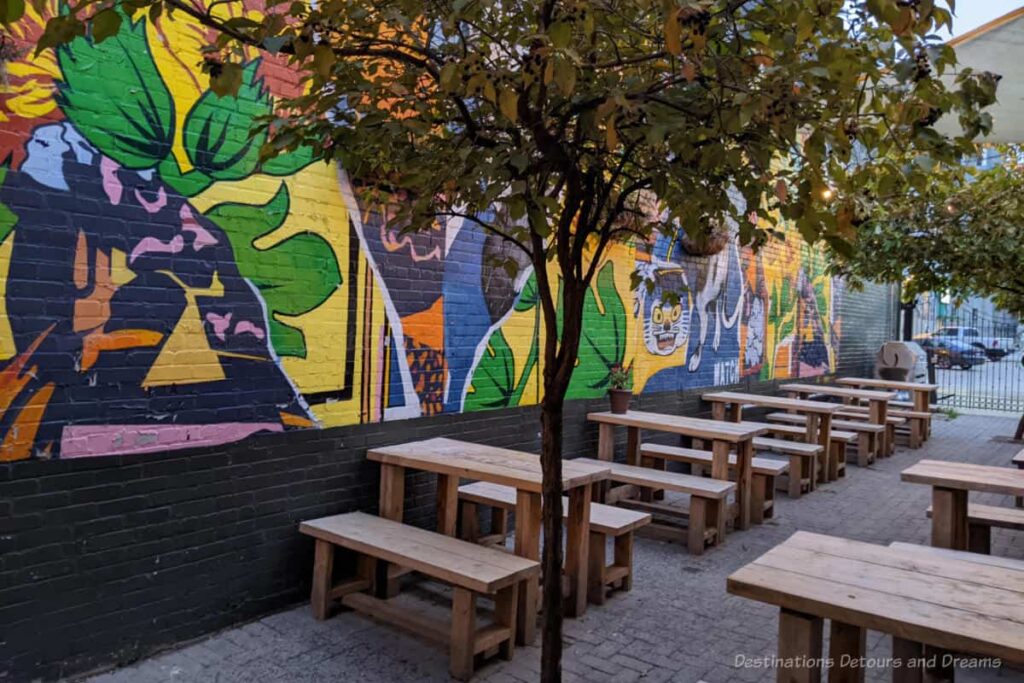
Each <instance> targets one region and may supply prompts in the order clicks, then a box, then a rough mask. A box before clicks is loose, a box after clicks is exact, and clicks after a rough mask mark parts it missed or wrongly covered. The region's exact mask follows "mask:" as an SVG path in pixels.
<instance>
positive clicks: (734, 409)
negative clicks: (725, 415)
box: [729, 403, 743, 422]
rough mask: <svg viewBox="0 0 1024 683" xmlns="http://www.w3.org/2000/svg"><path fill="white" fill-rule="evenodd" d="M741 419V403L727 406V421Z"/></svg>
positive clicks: (740, 420) (738, 420)
mask: <svg viewBox="0 0 1024 683" xmlns="http://www.w3.org/2000/svg"><path fill="white" fill-rule="evenodd" d="M742 421H743V404H742V403H733V404H732V405H731V406H729V422H742Z"/></svg>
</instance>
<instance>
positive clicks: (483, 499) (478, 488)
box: [459, 481, 651, 536]
mask: <svg viewBox="0 0 1024 683" xmlns="http://www.w3.org/2000/svg"><path fill="white" fill-rule="evenodd" d="M459 497H460V498H462V499H463V500H468V501H471V502H474V503H477V504H479V505H490V506H494V507H502V508H505V509H507V510H514V509H515V507H516V490H515V489H514V488H512V487H511V486H502V485H501V484H491V483H489V482H484V481H478V482H475V483H473V484H464V485H462V486H460V487H459ZM562 512H563V513H564V514H563V517H568V515H569V499H568V498H567V497H566V496H562ZM650 521H651V516H650V515H647V514H644V513H640V512H636V511H635V510H626V509H624V508H620V507H616V506H614V505H604V504H603V503H591V504H590V529H591V530H592V531H597V532H599V533H602V534H606V535H608V536H618V535H620V534H624V533H627V532H629V531H633V530H634V529H637V528H639V527H642V526H643V525H645V524H648V523H650Z"/></svg>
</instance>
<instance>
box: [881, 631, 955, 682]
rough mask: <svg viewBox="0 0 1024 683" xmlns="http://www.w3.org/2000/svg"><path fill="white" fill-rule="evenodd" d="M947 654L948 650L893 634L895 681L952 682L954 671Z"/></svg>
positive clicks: (893, 670) (893, 676) (893, 674)
mask: <svg viewBox="0 0 1024 683" xmlns="http://www.w3.org/2000/svg"><path fill="white" fill-rule="evenodd" d="M946 654H948V651H947V650H941V649H938V648H933V647H928V646H926V645H922V644H921V643H917V642H914V641H912V640H906V639H904V638H899V637H897V636H893V637H892V657H893V665H892V680H893V683H939V682H940V681H947V682H952V681H953V676H954V671H953V667H952V666H950V665H949V663H948V661H947V659H946V657H945V655H946Z"/></svg>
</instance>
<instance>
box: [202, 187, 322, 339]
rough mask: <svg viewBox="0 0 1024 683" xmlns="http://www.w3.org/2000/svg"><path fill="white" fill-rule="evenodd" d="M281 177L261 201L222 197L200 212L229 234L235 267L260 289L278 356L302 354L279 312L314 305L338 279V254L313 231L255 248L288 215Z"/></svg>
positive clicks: (299, 334) (305, 309) (297, 336)
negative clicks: (224, 200) (274, 189)
mask: <svg viewBox="0 0 1024 683" xmlns="http://www.w3.org/2000/svg"><path fill="white" fill-rule="evenodd" d="M288 207H289V197H288V188H287V186H286V185H285V184H284V183H281V187H280V188H279V189H278V191H277V193H276V194H275V195H274V197H273V198H272V199H271V200H270V201H269V202H267V203H266V204H264V205H262V206H254V205H251V204H236V203H231V202H229V203H224V204H218V205H216V206H214V207H211V208H210V210H209V211H207V212H206V214H205V215H206V216H207V217H208V218H209V219H210V220H212V221H213V222H214V223H216V224H217V225H218V226H219V227H220V228H221V229H222V230H223V231H224V232H225V233H226V234H227V236H228V239H229V240H231V246H232V248H233V249H234V252H235V260H236V261H237V263H238V270H239V272H240V273H241V274H242V276H243V277H245V278H247V279H248V280H249V281H250V282H252V283H253V285H254V286H255V287H256V288H257V289H258V290H259V291H260V294H261V295H262V296H263V300H264V301H265V302H266V304H267V313H268V314H269V317H270V321H269V324H270V341H271V343H272V344H273V346H274V350H275V351H276V352H277V354H278V355H279V356H297V357H299V358H305V356H306V340H305V337H304V335H303V334H302V332H301V331H300V330H298V329H297V328H295V327H292V326H290V325H288V324H286V323H285V322H283V321H282V320H281V318H280V316H296V315H301V314H303V313H306V312H308V311H311V310H313V309H314V308H317V307H318V306H320V305H321V304H322V303H323V302H324V301H326V300H327V298H328V297H329V296H330V295H331V294H332V293H333V292H334V291H335V289H337V288H338V287H339V286H340V285H341V271H340V269H339V267H338V259H337V257H336V256H335V253H334V250H333V249H332V248H331V246H330V244H328V242H327V241H326V240H324V239H323V238H322V237H320V236H319V235H314V234H312V233H309V232H305V233H300V234H298V235H294V236H292V237H289V238H288V239H286V240H284V241H281V242H278V243H276V244H274V245H273V246H272V247H269V248H266V249H261V248H259V247H257V246H256V242H257V241H258V240H259V239H260V238H262V237H264V236H266V235H269V234H270V233H272V232H273V231H274V230H277V229H278V228H279V227H281V225H282V224H283V223H284V219H285V217H287V215H288Z"/></svg>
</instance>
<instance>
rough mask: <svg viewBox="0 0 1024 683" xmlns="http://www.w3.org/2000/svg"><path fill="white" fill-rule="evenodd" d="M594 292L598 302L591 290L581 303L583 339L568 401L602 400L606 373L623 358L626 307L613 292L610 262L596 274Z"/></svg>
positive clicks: (620, 298) (613, 284) (613, 269)
mask: <svg viewBox="0 0 1024 683" xmlns="http://www.w3.org/2000/svg"><path fill="white" fill-rule="evenodd" d="M597 291H598V293H599V294H600V297H601V299H600V302H599V301H598V298H597V296H595V294H594V289H593V288H591V289H590V290H589V291H588V292H587V295H586V298H585V300H584V302H583V337H582V339H581V340H580V352H579V360H578V361H577V362H576V369H575V370H573V373H572V379H571V380H570V381H569V390H568V391H567V392H566V397H567V398H599V397H601V396H604V395H605V394H606V393H607V392H608V372H609V371H610V370H611V367H612V366H613V365H617V364H618V365H621V364H622V363H623V362H624V360H625V357H626V307H625V306H624V305H623V303H622V297H621V296H619V292H618V290H616V289H615V264H614V263H613V262H612V261H608V263H606V264H605V265H604V266H602V268H601V270H600V271H599V272H598V274H597ZM559 308H561V307H559ZM559 317H561V316H559ZM559 329H561V326H559Z"/></svg>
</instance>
